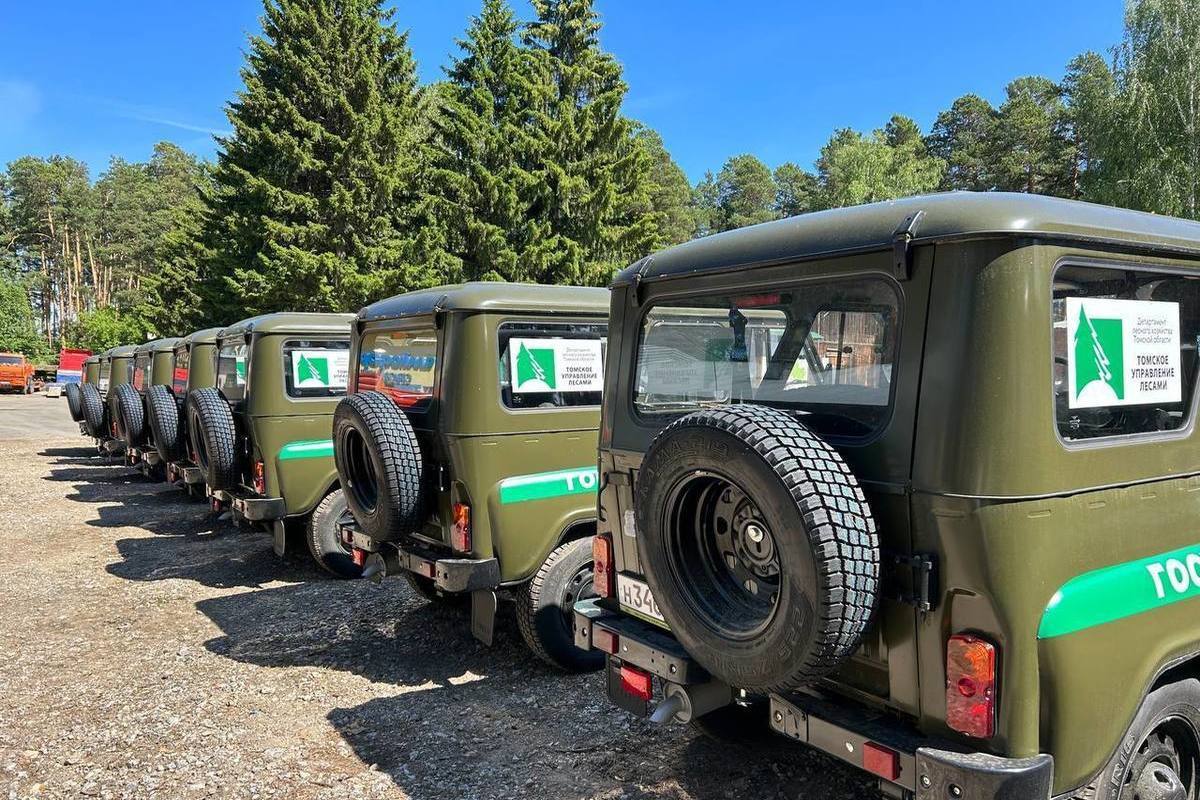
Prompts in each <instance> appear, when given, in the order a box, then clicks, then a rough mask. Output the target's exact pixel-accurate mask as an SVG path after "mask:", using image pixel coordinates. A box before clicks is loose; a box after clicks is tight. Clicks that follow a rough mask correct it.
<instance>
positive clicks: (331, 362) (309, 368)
mask: <svg viewBox="0 0 1200 800" xmlns="http://www.w3.org/2000/svg"><path fill="white" fill-rule="evenodd" d="M349 377H350V351H348V350H293V351H292V384H293V385H294V386H295V387H296V388H297V389H345V388H346V384H347V383H348V381H349Z"/></svg>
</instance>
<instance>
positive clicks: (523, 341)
mask: <svg viewBox="0 0 1200 800" xmlns="http://www.w3.org/2000/svg"><path fill="white" fill-rule="evenodd" d="M499 339H500V397H501V400H502V401H503V403H504V405H505V406H506V407H508V408H512V409H525V408H565V407H576V406H598V405H600V396H601V392H602V390H603V388H604V351H605V347H606V346H607V343H608V325H606V324H604V323H602V322H599V321H596V322H505V323H503V324H501V325H500V328H499Z"/></svg>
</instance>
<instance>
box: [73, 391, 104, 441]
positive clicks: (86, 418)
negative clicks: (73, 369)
mask: <svg viewBox="0 0 1200 800" xmlns="http://www.w3.org/2000/svg"><path fill="white" fill-rule="evenodd" d="M79 406H80V409H81V410H82V411H83V425H84V427H85V428H87V431H88V433H90V434H91V435H92V436H94V437H95V438H97V439H102V438H104V437H105V436H107V435H108V420H107V419H106V417H107V415H106V414H105V413H104V400H103V399H102V398H101V397H100V390H99V389H97V388H96V387H95V386H93V385H92V384H90V383H87V384H84V385H83V386H82V387H80V389H79Z"/></svg>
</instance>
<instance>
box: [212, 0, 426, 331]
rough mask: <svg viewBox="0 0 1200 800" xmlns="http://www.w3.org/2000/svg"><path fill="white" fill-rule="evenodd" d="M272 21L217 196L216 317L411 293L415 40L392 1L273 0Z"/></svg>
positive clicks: (244, 95)
mask: <svg viewBox="0 0 1200 800" xmlns="http://www.w3.org/2000/svg"><path fill="white" fill-rule="evenodd" d="M262 27H263V33H262V35H261V36H254V37H252V38H251V40H250V50H249V53H248V55H247V64H246V67H245V68H244V69H243V70H242V79H243V81H244V83H245V88H244V89H243V90H242V91H241V92H240V93H239V94H238V96H237V98H236V99H235V100H234V101H233V102H232V103H230V105H229V107H228V111H227V113H228V117H229V121H230V123H231V124H232V125H233V135H232V136H230V137H228V138H223V139H220V140H219V142H220V146H221V150H220V152H219V154H218V157H217V165H216V168H215V170H214V173H213V180H214V186H213V190H212V191H211V192H209V193H207V194H206V195H205V197H206V201H207V205H208V213H207V214H206V225H205V231H204V239H205V242H204V243H205V245H206V250H207V252H208V253H209V254H210V256H211V259H212V261H211V263H209V264H207V265H205V269H206V270H207V271H208V272H209V273H210V274H209V280H215V281H217V283H216V285H215V286H214V287H213V288H214V289H215V291H213V292H212V293H211V294H210V297H209V298H208V300H209V302H210V303H211V304H212V306H213V307H211V308H210V309H209V315H210V317H211V318H214V319H219V318H221V317H222V316H224V317H225V318H227V319H228V318H232V317H237V316H240V315H242V314H247V313H257V312H262V311H270V310H275V309H279V308H288V309H294V310H314V311H315V310H342V309H348V308H356V307H357V306H358V305H361V304H362V303H363V302H365V301H366V300H367V298H369V297H371V296H373V295H375V294H376V293H378V292H379V291H381V290H383V289H385V288H386V289H388V290H396V289H399V288H401V287H405V286H407V285H408V279H409V277H410V276H411V269H410V261H409V258H410V256H411V252H412V237H411V236H410V235H406V232H405V231H404V230H403V226H404V223H405V221H406V217H407V216H408V215H410V214H412V213H413V209H414V207H415V205H416V200H415V194H416V193H415V192H414V187H413V184H414V181H415V179H416V176H417V175H418V174H419V170H418V163H417V159H416V153H417V152H418V147H417V146H416V143H415V142H413V141H411V140H410V138H409V137H410V136H411V134H412V133H413V131H414V130H415V129H416V126H415V125H414V118H415V114H416V78H415V67H414V64H413V59H412V54H411V52H410V50H409V47H408V41H407V36H406V35H405V34H401V33H399V32H397V30H396V27H395V25H394V24H393V23H392V22H391V12H389V11H385V10H384V9H383V7H382V3H381V2H380V0H265V3H264V15H263V18H262ZM220 279H224V283H223V285H222V284H221V283H220Z"/></svg>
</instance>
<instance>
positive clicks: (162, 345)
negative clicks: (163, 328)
mask: <svg viewBox="0 0 1200 800" xmlns="http://www.w3.org/2000/svg"><path fill="white" fill-rule="evenodd" d="M177 344H179V337H178V336H172V337H169V338H166V339H151V340H150V341H148V342H146V343H145V344H139V345H138V346H137V352H139V353H164V352H166V351H168V350H174V349H175V345H177Z"/></svg>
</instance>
